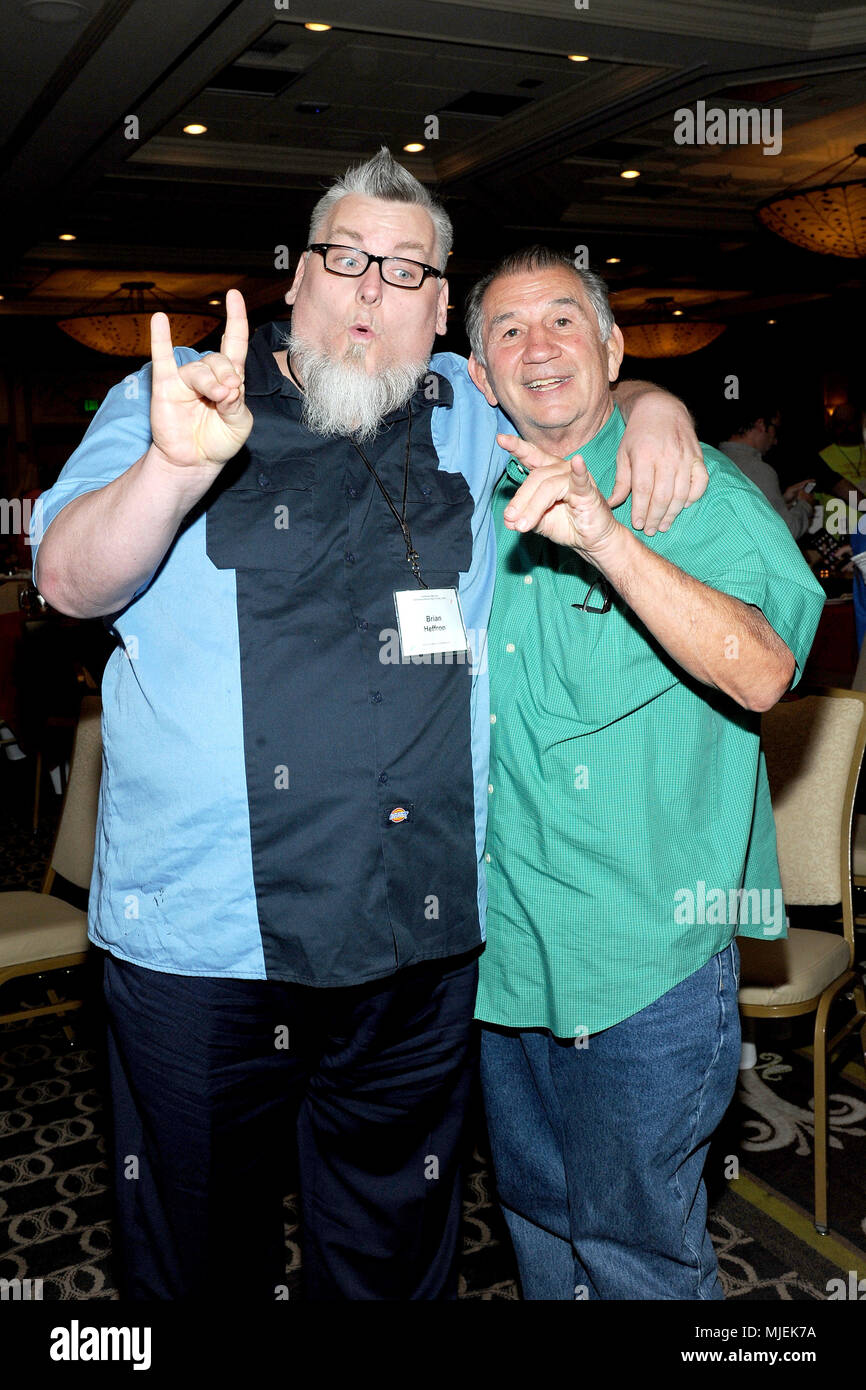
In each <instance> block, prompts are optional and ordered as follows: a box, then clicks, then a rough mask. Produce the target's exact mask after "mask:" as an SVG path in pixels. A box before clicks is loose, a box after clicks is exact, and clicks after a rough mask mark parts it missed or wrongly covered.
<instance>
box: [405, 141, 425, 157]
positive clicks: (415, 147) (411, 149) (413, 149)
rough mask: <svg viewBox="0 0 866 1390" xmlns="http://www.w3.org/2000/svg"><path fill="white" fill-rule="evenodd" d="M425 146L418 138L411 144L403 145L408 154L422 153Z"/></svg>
mask: <svg viewBox="0 0 866 1390" xmlns="http://www.w3.org/2000/svg"><path fill="white" fill-rule="evenodd" d="M423 148H424V146H423V145H421V144H419V143H418V141H417V140H413V141H412V143H411V145H404V146H403V149H404V150H405V151H406V153H407V154H420V153H421V151H422V150H423Z"/></svg>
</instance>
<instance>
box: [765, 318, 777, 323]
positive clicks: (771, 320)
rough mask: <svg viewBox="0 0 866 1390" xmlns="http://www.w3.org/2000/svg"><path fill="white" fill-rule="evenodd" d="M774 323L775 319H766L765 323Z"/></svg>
mask: <svg viewBox="0 0 866 1390" xmlns="http://www.w3.org/2000/svg"><path fill="white" fill-rule="evenodd" d="M775 322H776V320H775V319H767V323H775Z"/></svg>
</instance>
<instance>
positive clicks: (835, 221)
mask: <svg viewBox="0 0 866 1390" xmlns="http://www.w3.org/2000/svg"><path fill="white" fill-rule="evenodd" d="M846 159H847V162H845V163H844V164H843V167H842V168H841V169H837V171H836V173H835V175H834V176H833V177H835V178H836V180H837V182H835V183H831V182H828V183H824V184H819V185H817V186H816V187H813V188H801V189H800V190H798V191H797V190H796V185H795V184H792V185H790V187H789V188H787V189H785V190H783V192H782V193H778V194H776V196H775V197H774V198H768V199H767V201H766V202H765V203H762V204H761V205H760V207H759V208H757V210H756V216H757V218H758V220H759V221H760V222H762V223H763V224H764V226H765V227H768V228H769V230H770V231H771V232H775V234H776V236H780V237H784V239H785V240H786V241H791V242H793V243H794V245H795V246H802V247H803V249H804V250H806V251H817V252H818V254H819V255H822V256H844V257H845V258H846V259H848V260H859V259H860V258H861V257H863V256H866V179H854V180H852V181H851V182H849V183H839V182H838V179H839V176H840V175H841V174H844V173H845V170H846V169H849V168H850V167H851V165H852V164H855V163H856V162H857V160H858V159H866V144H862V145H855V146H854V152H853V154H852V155H850V156H848V157H846ZM840 162H841V161H839V160H836V161H835V164H836V165H838V164H839V163H840ZM825 167H826V168H827V169H832V168H834V165H833V164H828V165H826V166H825ZM819 172H823V171H819ZM807 177H812V176H811V175H807ZM800 182H802V180H800Z"/></svg>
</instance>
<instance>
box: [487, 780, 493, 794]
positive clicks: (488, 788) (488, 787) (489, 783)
mask: <svg viewBox="0 0 866 1390" xmlns="http://www.w3.org/2000/svg"><path fill="white" fill-rule="evenodd" d="M487 790H488V791H489V792H492V791H493V783H492V782H488V783H487Z"/></svg>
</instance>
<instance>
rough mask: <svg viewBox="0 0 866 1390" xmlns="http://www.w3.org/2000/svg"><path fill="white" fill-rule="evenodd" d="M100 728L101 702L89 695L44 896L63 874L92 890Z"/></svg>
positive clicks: (83, 704)
mask: <svg viewBox="0 0 866 1390" xmlns="http://www.w3.org/2000/svg"><path fill="white" fill-rule="evenodd" d="M101 725H102V701H101V700H100V699H99V696H98V695H86V696H85V698H84V699H83V700H82V701H81V713H80V714H79V716H78V728H77V729H76V731H75V742H74V743H73V746H72V759H71V762H70V764H69V782H68V784H67V787H66V796H65V798H64V801H63V811H62V812H61V815H60V824H59V826H58V828H57V837H56V839H55V841H54V848H53V850H52V852H51V860H50V867H49V870H48V873H47V874H46V876H45V883H43V885H42V889H43V892H48V890H49V889H50V887H51V882H52V880H53V878H54V875H55V874H62V875H63V877H64V878H65V879H68V881H69V882H70V883H74V884H76V885H77V887H79V888H89V887H90V876H91V873H92V870H93V850H94V845H95V842H96V812H97V806H98V803H99V781H100V777H101V775H102V727H101Z"/></svg>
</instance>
